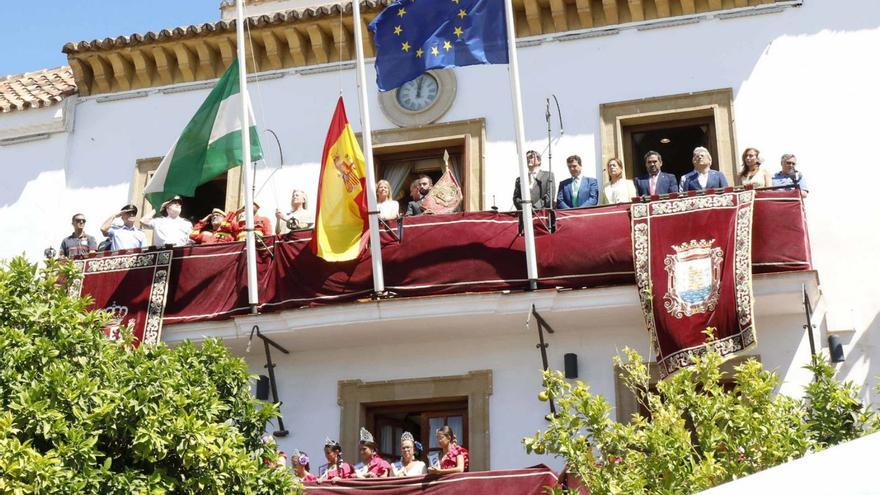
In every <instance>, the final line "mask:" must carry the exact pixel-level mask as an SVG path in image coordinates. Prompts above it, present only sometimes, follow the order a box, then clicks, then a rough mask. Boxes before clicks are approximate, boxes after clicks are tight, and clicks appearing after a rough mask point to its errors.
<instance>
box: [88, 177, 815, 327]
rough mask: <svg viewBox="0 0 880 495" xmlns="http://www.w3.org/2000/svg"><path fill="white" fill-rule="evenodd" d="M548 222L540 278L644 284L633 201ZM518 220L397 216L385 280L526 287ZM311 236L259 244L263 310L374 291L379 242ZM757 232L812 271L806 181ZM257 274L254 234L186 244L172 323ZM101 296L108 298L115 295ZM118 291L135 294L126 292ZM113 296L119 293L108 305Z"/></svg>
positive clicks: (219, 300)
mask: <svg viewBox="0 0 880 495" xmlns="http://www.w3.org/2000/svg"><path fill="white" fill-rule="evenodd" d="M547 221H548V219H547V212H546V211H541V212H538V214H537V215H536V220H535V236H536V245H537V256H538V273H539V274H540V276H541V278H540V279H539V280H538V286H539V287H540V288H543V289H552V288H555V287H564V288H572V289H579V288H583V287H603V286H611V285H631V284H633V283H635V276H634V273H633V253H632V226H631V219H630V205H627V204H623V205H609V206H600V207H596V208H584V209H577V210H561V211H558V212H557V217H556V226H557V229H556V231H555V232H554V233H552V234H551V233H550V232H549V231H548V229H547V228H546V225H547ZM518 230H519V223H518V220H517V217H516V215H515V214H514V213H495V212H491V211H488V212H473V213H456V214H450V215H425V216H419V217H410V218H406V219H405V220H404V228H403V231H404V233H403V238H402V239H398V237H397V224H396V223H395V222H394V221H392V222H389V228H383V230H382V232H381V241H382V262H383V266H384V270H385V285H386V287H388V289H389V290H391V291H393V292H394V293H395V294H397V296H398V297H415V296H431V295H440V294H462V293H468V292H492V291H500V290H513V291H516V290H526V289H527V288H528V281H527V277H526V263H525V244H524V240H523V237H522V236H520V235H518ZM311 235H312V233H311V231H303V232H294V233H292V234H291V235H288V236H283V237H279V238H276V237H274V236H270V237H267V238H265V242H266V245H265V246H258V249H257V270H258V280H259V283H260V303H261V304H260V310H261V311H263V312H271V311H279V310H283V309H295V308H300V307H303V306H319V305H326V304H338V303H345V302H353V301H356V300H358V299H365V298H368V297H369V296H370V294H371V291H372V286H373V284H372V271H371V266H370V257H369V251H366V250H365V251H364V253H363V255H362V257H361V258H360V259H358V260H354V261H350V262H344V263H328V262H325V261H324V260H322V259H320V258H317V257H315V256H314V255H313V254H312V253H311V251H310V250H309V249H308V242H309V240H310V239H311ZM703 237H705V236H703ZM703 237H699V238H703ZM754 239H755V242H754V248H753V253H752V254H753V256H752V259H753V263H754V271H755V273H768V272H781V271H794V270H810V269H811V264H810V257H809V242H808V239H807V231H806V223H805V221H804V211H803V202H802V201H801V198H800V195H799V194H798V192H797V191H778V192H777V191H773V192H758V193H757V200H756V202H755V222H754ZM153 252H155V251H153ZM92 259H97V260H102V259H109V258H102V257H97V258H90V259H89V260H92ZM246 282H247V275H246V262H245V252H244V243H241V242H232V243H226V244H213V245H205V246H191V247H183V248H175V249H174V256H173V259H172V261H171V270H170V283H169V285H168V303H167V307H166V308H165V318H164V321H165V323H166V324H172V323H185V322H191V321H205V320H214V319H222V318H229V317H232V316H235V315H239V314H245V313H247V312H248V305H247V286H246ZM93 288H95V289H96V290H103V289H100V288H98V287H97V286H96V285H89V286H88V287H86V288H85V289H84V290H83V292H84V293H92V292H93ZM93 295H95V296H96V298H101V300H102V301H103V300H104V298H106V297H109V296H107V295H106V294H105V295H103V296H102V295H101V294H99V293H96V294H93ZM111 299H112V298H111ZM115 301H116V302H117V303H118V304H123V305H127V304H128V302H127V300H126V299H124V298H121V297H120V298H118V299H116V300H115ZM112 302H113V301H111V300H109V299H108V301H107V304H112ZM101 307H104V306H101Z"/></svg>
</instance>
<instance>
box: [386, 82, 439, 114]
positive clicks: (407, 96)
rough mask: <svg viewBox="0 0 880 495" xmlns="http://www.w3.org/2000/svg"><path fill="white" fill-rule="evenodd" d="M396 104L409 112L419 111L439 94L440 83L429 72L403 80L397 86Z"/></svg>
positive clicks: (431, 102) (435, 99) (432, 102)
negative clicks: (409, 79)
mask: <svg viewBox="0 0 880 495" xmlns="http://www.w3.org/2000/svg"><path fill="white" fill-rule="evenodd" d="M396 93H397V104H398V105H400V106H401V107H403V108H404V109H405V110H409V111H410V112H421V111H422V110H424V109H426V108H428V107H429V106H431V105H432V104H434V102H435V101H437V97H438V96H439V95H440V83H438V82H437V79H436V78H435V77H434V76H432V75H431V74H428V73H425V74H422V75H421V76H419V77H417V78H415V79H413V80H412V81H409V82H405V83H403V85H402V86H401V87H399V88H397V91H396Z"/></svg>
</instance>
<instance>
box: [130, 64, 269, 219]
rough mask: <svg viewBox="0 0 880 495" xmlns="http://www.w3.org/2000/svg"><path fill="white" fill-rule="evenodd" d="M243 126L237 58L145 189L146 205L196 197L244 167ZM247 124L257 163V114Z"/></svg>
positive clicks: (156, 205) (158, 204)
mask: <svg viewBox="0 0 880 495" xmlns="http://www.w3.org/2000/svg"><path fill="white" fill-rule="evenodd" d="M248 108H250V102H248ZM241 121H242V119H241V91H240V89H239V84H238V59H236V60H233V62H232V64H230V66H229V68H228V69H226V72H224V73H223V77H221V78H220V80H219V81H217V85H216V86H214V89H212V90H211V94H209V95H208V98H207V99H206V100H205V102H204V103H202V106H201V107H199V110H198V111H197V112H196V114H195V115H194V116H193V118H192V120H190V121H189V124H187V125H186V128H184V129H183V133H182V134H181V135H180V137H179V138H177V142H176V143H174V146H173V147H172V148H171V151H169V152H168V154H167V155H165V158H163V159H162V163H160V164H159V168H157V169H156V173H155V174H153V178H152V179H150V182H149V184H147V187H146V188H145V189H144V196H145V197H146V198H147V201H149V202H150V204H152V205H153V207H154V208H155V209H157V210H158V209H159V207H160V206H161V205H162V203H163V202H165V201H167V200H169V199H171V198H173V197H174V196H178V195H179V196H190V197H192V196H193V195H194V194H195V191H196V188H197V187H199V186H200V185H202V184H204V183H206V182H210V181H211V179H213V178H214V177H217V176H218V175H220V174H222V173H224V172H226V171H227V170H229V169H231V168H233V167H237V166H239V165H241V154H242V153H241ZM249 121H250V123H251V126H250V134H251V160H259V159H260V158H262V156H263V149H262V148H261V147H260V138H259V135H258V134H257V128H256V126H255V125H254V119H253V115H250V119H249Z"/></svg>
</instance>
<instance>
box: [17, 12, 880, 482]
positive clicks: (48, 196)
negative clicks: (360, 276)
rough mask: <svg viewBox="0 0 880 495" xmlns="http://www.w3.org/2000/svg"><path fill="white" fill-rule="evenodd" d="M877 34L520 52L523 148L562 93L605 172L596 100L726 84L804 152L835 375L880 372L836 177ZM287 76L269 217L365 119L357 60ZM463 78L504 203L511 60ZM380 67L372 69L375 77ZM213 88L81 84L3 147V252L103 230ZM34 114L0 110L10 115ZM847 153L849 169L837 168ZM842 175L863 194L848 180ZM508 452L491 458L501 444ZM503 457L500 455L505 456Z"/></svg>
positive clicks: (866, 105) (752, 125) (870, 139)
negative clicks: (70, 109)
mask: <svg viewBox="0 0 880 495" xmlns="http://www.w3.org/2000/svg"><path fill="white" fill-rule="evenodd" d="M206 17H208V13H206ZM878 48H880V3H878V2H876V0H840V1H834V2H832V1H829V0H808V1H806V2H805V4H804V5H803V6H802V7H800V8H791V9H785V10H784V11H783V12H781V13H776V14H768V15H761V16H755V17H744V18H736V19H729V20H720V19H714V18H713V19H708V20H703V21H701V22H699V23H696V24H690V25H685V26H678V27H669V28H662V29H653V30H646V31H638V30H634V29H630V30H623V31H621V33H620V34H617V35H613V36H605V37H598V38H589V39H580V40H573V41H565V42H557V41H551V42H545V43H543V44H540V45H536V46H530V47H526V48H523V49H522V50H521V51H520V62H521V63H520V66H521V67H522V71H523V72H522V78H523V80H522V86H523V93H524V103H525V116H526V121H527V122H526V129H525V130H526V138H527V140H528V141H529V146H530V147H533V148H536V149H543V147H544V139H545V123H544V106H543V102H544V98H546V97H547V96H549V95H550V94H551V93H555V94H556V95H557V97H558V98H559V100H560V103H561V104H562V105H563V108H564V116H565V124H566V135H565V137H564V138H563V139H562V140H561V141H560V142H559V143H558V145H556V146H555V148H554V150H555V152H554V154H555V155H556V156H557V157H560V159H557V160H555V161H556V165H555V167H554V169H555V170H556V172H557V173H560V172H561V170H562V160H561V157H564V156H566V155H568V154H572V153H578V154H580V155H582V156H583V158H584V160H585V169H586V173H587V174H588V175H592V176H597V175H598V174H599V173H601V165H600V164H599V163H598V160H599V156H600V151H599V144H600V143H599V137H598V136H599V133H598V125H599V105H600V104H601V103H606V102H613V101H620V100H627V99H633V98H642V97H650V96H661V95H668V94H676V93H683V92H688V91H702V90H710V89H718V88H725V87H731V88H733V90H734V95H735V109H734V111H735V119H736V122H735V128H736V140H737V148H738V149H740V150H741V149H743V148H745V147H746V146H757V147H758V148H760V149H761V150H762V152H763V154H764V157H765V159H766V160H767V164H768V165H770V166H771V168H774V169H775V168H776V166H775V162H776V160H778V156H779V155H780V154H781V153H783V152H787V151H792V152H794V153H797V154H798V156H799V159H800V164H801V165H800V169H801V171H802V172H803V173H804V175H805V176H806V177H807V178H808V180H809V182H810V184H811V187H812V194H811V196H810V197H809V199H808V200H807V203H808V204H807V207H808V215H809V216H808V220H809V224H810V230H811V239H812V243H813V255H814V260H815V264H816V267H817V268H818V270H819V274H820V278H821V282H822V287H823V290H824V294H825V299H824V301H823V304H827V307H828V314H829V318H830V320H829V326H830V328H831V330H847V329H849V330H851V331H848V332H844V333H842V334H841V335H842V336H843V337H844V340H845V341H846V342H847V343H848V344H847V354H848V359H847V362H846V363H845V364H844V365H842V366H841V375H842V376H845V377H848V378H852V379H854V380H856V381H857V382H858V383H863V384H867V385H869V386H872V385H873V384H874V383H875V380H874V378H873V377H874V376H876V375H877V374H878V372H880V368H878V363H880V351H878V349H877V346H876V342H875V341H876V338H877V332H878V328H880V316H878V315H880V283H878V282H877V279H878V278H880V260H878V258H877V256H876V254H875V253H876V250H877V246H878V241H880V238H878V233H877V228H876V226H877V219H878V218H880V205H878V203H877V202H876V201H874V200H873V199H872V198H871V197H870V196H869V194H870V188H869V187H847V188H846V189H844V188H843V187H841V185H840V184H841V183H842V182H843V181H842V180H841V178H844V177H845V178H847V179H848V178H850V177H853V176H855V177H858V174H859V171H860V169H861V168H865V167H871V166H872V163H871V161H872V160H873V157H874V153H873V151H874V150H873V148H874V146H873V143H874V142H875V140H876V135H877V133H878V131H880V128H878V126H877V124H876V116H877V115H878V114H880V97H878V92H877V91H876V81H877V80H878V78H880V65H878V64H877V63H875V62H874V61H875V60H876V56H877V52H878ZM286 74H287V75H286V76H284V77H282V78H278V79H272V80H265V81H262V82H260V83H257V84H254V85H253V86H252V99H253V105H254V109H255V112H256V115H257V120H258V122H259V123H260V125H261V126H262V127H263V128H270V129H273V130H274V131H275V132H276V133H277V134H278V135H279V137H280V139H281V141H282V145H283V148H284V155H285V164H286V165H285V166H283V167H281V168H280V170H278V171H277V172H275V169H276V168H277V167H278V166H279V159H278V154H277V151H276V149H275V145H274V142H273V141H271V140H270V139H269V137H268V136H266V135H264V137H265V139H264V147H265V149H266V151H267V159H266V163H265V164H263V165H261V166H260V168H259V172H258V178H257V185H258V186H259V187H262V190H261V192H260V193H259V195H258V197H257V199H258V200H259V202H260V203H261V204H262V205H263V208H264V213H267V214H271V211H272V210H273V209H274V208H275V206H276V205H280V206H282V207H283V206H285V205H286V202H287V199H288V198H289V191H290V190H291V189H292V188H293V187H298V188H304V189H306V190H307V191H308V192H309V193H310V195H311V197H312V198H313V199H314V194H315V190H316V183H317V162H318V161H319V159H320V155H321V148H322V144H323V141H324V133H325V132H326V127H327V124H328V123H329V119H330V114H331V112H332V110H333V106H334V104H335V100H336V97H337V96H338V95H339V94H340V91H341V92H342V94H343V96H344V97H345V98H346V101H347V103H348V115H349V118H350V119H351V121H352V125H353V127H354V128H355V130H359V129H360V125H359V122H358V108H357V103H356V100H355V95H356V92H355V83H354V71H353V70H350V69H347V70H344V71H338V72H325V73H318V74H311V75H302V74H299V73H298V72H296V71H289V72H286ZM456 74H457V78H458V82H459V84H458V96H457V98H456V101H455V103H454V104H453V106H452V108H451V109H450V111H449V113H448V114H447V115H445V116H444V117H443V119H442V120H443V121H455V120H463V119H469V118H475V117H483V116H485V118H486V122H487V129H486V133H487V140H488V143H487V146H486V160H485V188H484V194H485V197H484V202H485V203H486V204H487V205H490V204H492V198H493V196H494V197H495V198H496V202H497V204H498V205H499V206H500V207H501V208H509V207H510V206H512V205H511V202H510V199H509V198H510V195H511V184H512V182H513V178H514V177H515V175H516V171H515V166H514V163H515V156H514V153H515V151H514V146H513V143H512V141H511V140H512V136H513V129H512V124H511V110H510V101H509V91H508V78H507V68H506V66H486V67H468V68H463V69H458V70H456ZM374 76H375V74H374V72H373V71H372V68H371V67H368V76H367V77H368V79H369V80H371V81H372V80H374ZM206 94H207V90H206V89H202V90H196V91H189V92H182V93H174V94H163V93H161V92H159V91H155V90H154V91H151V92H150V94H149V96H147V97H143V98H134V99H127V100H117V101H110V102H103V103H99V98H95V97H86V98H81V100H80V102H79V104H78V105H77V106H76V117H77V118H76V126H75V128H74V130H73V132H72V133H70V134H69V135H68V136H67V137H66V138H65V137H64V136H60V135H55V136H53V137H51V138H50V139H49V140H47V141H41V142H34V143H24V144H17V145H11V146H2V147H0V170H2V171H3V173H4V177H5V178H6V180H5V181H4V187H3V188H2V190H0V199H2V201H0V229H2V231H3V232H4V233H7V236H6V240H5V242H4V243H3V244H2V246H0V257H9V256H12V255H15V254H18V253H21V252H26V253H27V254H28V255H29V256H30V257H31V258H39V257H40V256H41V253H42V250H43V249H44V248H45V247H46V246H47V245H49V244H52V245H57V244H58V243H59V242H60V240H61V238H62V237H63V236H64V235H66V234H67V233H68V231H69V229H70V227H69V218H70V216H71V215H72V214H73V213H75V212H77V211H81V212H83V213H85V214H86V215H87V216H88V218H89V225H88V227H87V230H89V232H91V233H96V230H97V227H98V225H99V224H100V222H101V220H102V219H103V217H105V216H107V215H109V214H111V213H113V212H114V211H116V209H118V208H119V206H121V205H122V204H124V203H126V202H128V201H129V194H130V180H131V177H132V175H133V169H134V166H135V161H136V160H137V159H138V158H145V157H150V156H157V155H161V154H164V153H165V152H166V151H167V150H168V149H169V147H170V146H171V144H172V143H173V142H174V140H175V139H176V137H177V135H178V133H179V132H180V130H181V129H182V128H183V126H184V125H185V123H186V122H187V120H188V119H189V118H190V117H191V115H192V114H193V112H194V111H195V109H196V108H197V106H198V105H199V104H200V103H201V102H202V100H203V99H204V97H205V95H206ZM370 94H371V95H372V96H371V101H370V105H371V112H372V114H371V117H372V119H373V125H374V127H375V129H377V130H378V129H387V128H391V127H393V125H392V124H391V123H390V122H388V121H387V120H386V119H385V118H384V116H383V115H382V114H381V112H380V110H379V106H378V102H377V96H376V91H375V88H371V91H370ZM28 115H29V114H28V112H24V113H11V114H0V128H7V127H9V126H15V125H16V122H23V121H24V120H26V119H28V118H30V117H28ZM844 162H845V163H846V164H847V165H850V164H852V165H851V166H850V167H848V168H846V169H844V168H843V165H842V164H843V163H844ZM273 172H275V173H274V175H272V174H273ZM270 175H272V180H271V181H270V182H268V183H266V178H267V177H269V176H270ZM560 175H561V174H560ZM856 180H859V179H858V178H856ZM847 189H852V190H854V191H858V192H855V193H847V194H841V191H842V190H847ZM863 190H864V191H865V193H862V191H863ZM759 324H760V323H759ZM761 338H762V339H765V338H767V337H766V336H764V335H762V336H761ZM341 352H347V351H341ZM765 357H766V358H769V357H770V356H765ZM355 362H356V361H355ZM334 380H335V378H334ZM502 383H503V382H502ZM496 393H499V392H497V391H496ZM866 394H867V392H866ZM499 397H500V395H499ZM321 400H329V399H321ZM321 435H323V432H322V433H321ZM322 438H323V437H322ZM310 443H314V442H312V441H311V440H310ZM310 448H311V447H310ZM313 450H314V449H313ZM499 451H503V449H501V450H499V449H496V453H493V456H495V455H502V454H498V453H497V452H499ZM493 459H495V457H493ZM497 459H498V463H499V465H507V460H505V458H503V457H500V458H497ZM493 462H494V461H493Z"/></svg>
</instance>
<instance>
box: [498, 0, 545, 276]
mask: <svg viewBox="0 0 880 495" xmlns="http://www.w3.org/2000/svg"><path fill="white" fill-rule="evenodd" d="M504 17H505V20H506V22H507V50H508V58H509V59H510V60H509V61H508V63H509V67H508V71H509V72H510V92H511V98H512V99H513V125H514V132H515V133H516V157H517V162H518V163H519V183H520V188H519V190H520V199H521V200H522V220H523V233H524V234H525V238H526V272H527V274H528V277H529V290H536V289H537V288H538V260H537V256H536V255H535V227H534V225H533V224H532V207H533V206H532V201H531V200H532V198H531V194H529V187H528V184H529V171H528V168H527V167H526V159H525V149H526V136H525V130H524V125H523V110H522V91H521V90H520V87H519V62H518V61H517V58H516V31H514V26H513V1H512V0H504ZM527 194H528V197H527Z"/></svg>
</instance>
